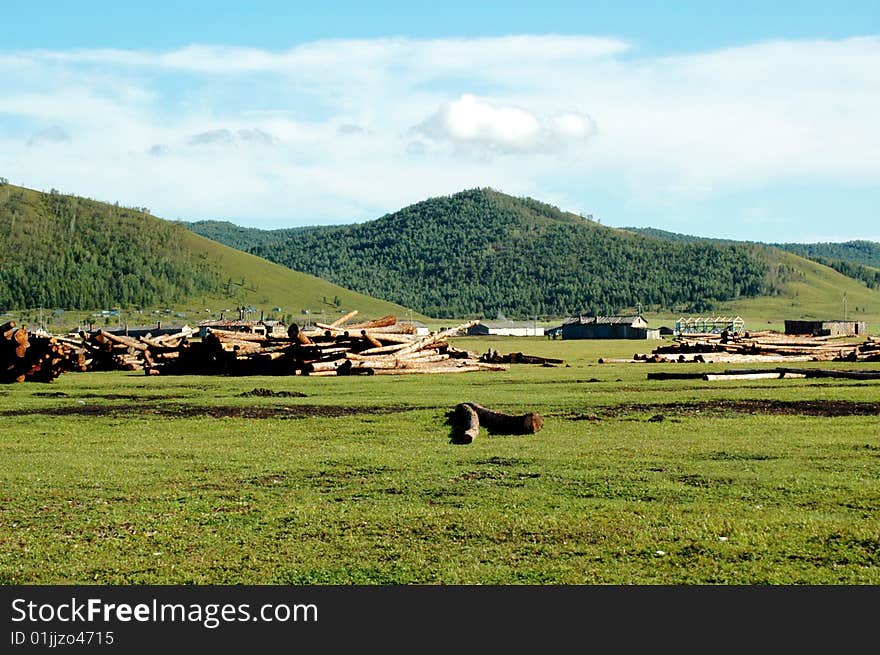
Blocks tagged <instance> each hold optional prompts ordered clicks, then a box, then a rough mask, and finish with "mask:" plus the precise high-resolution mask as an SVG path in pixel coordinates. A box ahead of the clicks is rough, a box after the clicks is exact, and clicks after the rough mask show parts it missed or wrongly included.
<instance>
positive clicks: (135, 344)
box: [98, 330, 149, 351]
mask: <svg viewBox="0 0 880 655" xmlns="http://www.w3.org/2000/svg"><path fill="white" fill-rule="evenodd" d="M98 335H100V337H101V338H103V339H104V340H105V341H109V342H111V343H114V344H119V345H121V346H125V347H127V348H134V349H135V350H140V351H144V350H146V349H147V348H148V347H149V346H147V344H145V343H141V342H140V341H138V340H137V339H134V338H132V337H126V336H122V335H119V334H111V333H109V332H107V331H106V330H98Z"/></svg>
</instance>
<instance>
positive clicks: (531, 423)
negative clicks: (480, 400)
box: [465, 403, 544, 434]
mask: <svg viewBox="0 0 880 655" xmlns="http://www.w3.org/2000/svg"><path fill="white" fill-rule="evenodd" d="M465 404H467V405H469V406H470V407H471V408H472V409H473V410H474V411H475V412H476V413H477V417H478V418H479V419H480V425H482V426H484V427H485V428H486V429H488V430H490V431H495V432H499V433H501V434H534V433H535V432H538V431H539V430H540V429H541V428H542V427H544V419H543V418H542V417H541V415H540V414H538V413H537V412H529V413H528V414H522V415H519V416H515V415H513V414H505V413H504V412H498V411H495V410H492V409H488V408H487V407H483V406H482V405H478V404H477V403H465Z"/></svg>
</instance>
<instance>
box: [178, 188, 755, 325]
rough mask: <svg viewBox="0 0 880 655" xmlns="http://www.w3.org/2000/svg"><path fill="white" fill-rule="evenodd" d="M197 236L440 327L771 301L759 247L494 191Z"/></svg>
mask: <svg viewBox="0 0 880 655" xmlns="http://www.w3.org/2000/svg"><path fill="white" fill-rule="evenodd" d="M191 229H193V230H194V231H196V232H198V233H199V234H203V235H206V236H211V237H212V238H214V239H218V240H220V241H222V242H224V243H227V244H230V245H232V244H234V245H236V246H237V247H239V248H244V249H246V250H248V251H249V252H252V253H254V254H257V255H259V256H261V257H265V258H266V259H269V260H272V261H275V262H278V263H280V264H284V265H285V266H289V267H290V268H294V269H297V270H302V271H307V272H309V273H311V274H313V275H317V276H319V277H322V278H326V279H329V280H331V281H333V282H335V283H337V284H341V285H343V286H346V287H349V288H352V289H356V290H359V291H362V292H367V291H368V292H370V293H371V294H372V295H375V296H378V297H381V298H385V299H388V300H391V301H393V302H397V303H400V304H403V305H407V306H410V307H414V308H416V309H418V310H419V311H421V312H423V313H425V314H428V315H432V316H438V317H455V316H477V317H489V318H493V317H495V316H496V315H498V314H503V315H505V316H507V317H509V318H515V317H526V316H535V315H538V316H554V315H555V316H561V315H566V314H569V313H572V312H584V313H608V312H616V311H620V310H621V309H622V308H626V307H636V306H638V305H639V304H641V305H642V306H643V308H644V309H645V310H650V309H652V308H653V309H660V308H667V309H669V310H670V311H672V310H675V311H686V312H702V311H707V310H709V309H710V308H711V307H713V306H714V305H716V304H718V303H720V302H724V301H730V300H734V299H737V298H741V297H755V296H759V295H761V294H765V293H768V292H770V291H772V289H771V288H770V287H769V286H768V270H769V267H768V264H767V262H766V258H765V257H763V256H762V254H761V249H760V248H758V247H756V246H753V245H749V244H732V245H731V244H706V243H675V242H671V241H667V240H659V239H656V238H651V237H646V236H642V235H638V234H632V233H629V232H626V231H624V230H617V229H613V228H608V227H603V226H601V225H599V224H598V223H595V222H593V221H590V220H587V219H585V218H583V217H581V216H578V215H576V214H571V213H567V212H563V211H560V210H559V209H558V208H556V207H553V206H551V205H547V204H544V203H541V202H538V201H536V200H532V199H529V198H514V197H511V196H508V195H505V194H503V193H499V192H497V191H493V190H491V189H473V190H469V191H463V192H461V193H457V194H454V195H451V196H445V197H438V198H431V199H429V200H426V201H424V202H420V203H417V204H415V205H412V206H409V207H406V208H404V209H402V210H400V211H398V212H396V213H393V214H389V215H386V216H383V217H382V218H379V219H377V220H373V221H368V222H366V223H361V224H354V225H335V226H327V227H309V228H297V229H290V230H273V231H259V230H250V229H242V228H238V227H236V226H234V225H231V224H229V223H216V222H201V223H195V224H192V225H191Z"/></svg>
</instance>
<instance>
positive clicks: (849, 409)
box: [561, 400, 880, 422]
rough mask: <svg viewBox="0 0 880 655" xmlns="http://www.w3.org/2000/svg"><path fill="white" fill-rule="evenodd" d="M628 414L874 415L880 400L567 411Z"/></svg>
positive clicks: (584, 417) (588, 417)
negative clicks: (870, 401)
mask: <svg viewBox="0 0 880 655" xmlns="http://www.w3.org/2000/svg"><path fill="white" fill-rule="evenodd" d="M628 414H648V415H649V417H648V418H647V420H649V421H652V422H660V421H662V420H664V418H665V417H669V416H675V417H697V416H725V415H733V414H773V415H789V416H824V417H835V416H873V415H877V414H880V403H869V402H852V401H849V400H707V401H703V402H684V403H656V404H639V403H631V404H622V405H613V406H610V407H597V408H595V409H594V410H593V411H592V412H590V413H588V414H580V413H578V414H574V413H570V414H564V415H562V416H561V418H566V419H569V420H572V421H595V420H600V419H602V418H620V417H623V416H626V415H628Z"/></svg>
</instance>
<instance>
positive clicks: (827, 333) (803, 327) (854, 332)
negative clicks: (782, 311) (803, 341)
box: [785, 321, 868, 337]
mask: <svg viewBox="0 0 880 655" xmlns="http://www.w3.org/2000/svg"><path fill="white" fill-rule="evenodd" d="M785 333H786V334H810V335H813V336H814V337H856V336H859V335H862V334H867V333H868V324H867V323H865V322H864V321H785Z"/></svg>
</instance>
